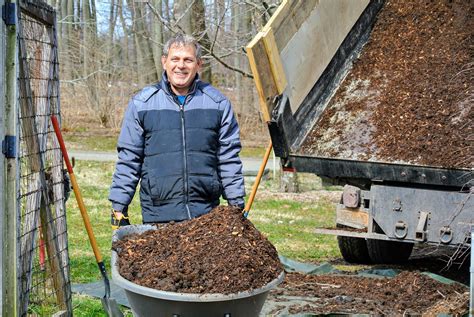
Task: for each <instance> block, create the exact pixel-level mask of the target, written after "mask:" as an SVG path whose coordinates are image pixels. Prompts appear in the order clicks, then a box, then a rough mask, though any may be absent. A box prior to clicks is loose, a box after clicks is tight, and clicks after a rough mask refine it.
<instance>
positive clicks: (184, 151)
mask: <svg viewBox="0 0 474 317" xmlns="http://www.w3.org/2000/svg"><path fill="white" fill-rule="evenodd" d="M184 103H186V100H184ZM184 103H183V105H179V110H180V113H181V137H182V140H183V163H184V172H183V174H184V175H183V181H184V206H186V211H187V213H188V218H189V219H191V212H190V211H189V206H188V199H189V197H188V196H189V192H188V161H187V158H186V131H185V130H184Z"/></svg>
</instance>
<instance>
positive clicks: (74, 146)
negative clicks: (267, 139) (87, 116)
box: [64, 133, 265, 157]
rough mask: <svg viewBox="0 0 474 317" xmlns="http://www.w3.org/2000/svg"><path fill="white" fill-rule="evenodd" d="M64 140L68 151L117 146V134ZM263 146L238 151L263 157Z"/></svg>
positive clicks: (69, 135)
mask: <svg viewBox="0 0 474 317" xmlns="http://www.w3.org/2000/svg"><path fill="white" fill-rule="evenodd" d="M64 140H65V142H66V144H67V146H68V150H69V151H87V152H91V151H100V152H115V151H116V147H117V136H115V135H113V136H111V135H94V136H89V135H80V134H77V133H64ZM264 154H265V148H264V147H258V146H257V147H249V146H245V147H243V148H242V151H241V152H240V156H241V157H263V155H264Z"/></svg>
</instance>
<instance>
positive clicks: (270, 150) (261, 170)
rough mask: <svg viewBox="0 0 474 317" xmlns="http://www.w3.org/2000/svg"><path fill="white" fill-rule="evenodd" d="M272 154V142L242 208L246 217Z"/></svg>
mask: <svg viewBox="0 0 474 317" xmlns="http://www.w3.org/2000/svg"><path fill="white" fill-rule="evenodd" d="M271 152H272V141H270V143H269V144H268V147H267V150H266V152H265V155H264V156H263V161H262V164H261V165H260V169H259V170H258V173H257V178H256V179H255V183H253V186H252V191H251V192H250V196H249V200H248V201H247V204H246V205H245V208H244V215H245V217H247V215H248V213H249V211H250V208H252V204H253V201H254V199H255V195H256V194H257V189H258V185H260V180H261V179H262V176H263V172H264V171H265V166H267V162H268V158H269V157H270V153H271Z"/></svg>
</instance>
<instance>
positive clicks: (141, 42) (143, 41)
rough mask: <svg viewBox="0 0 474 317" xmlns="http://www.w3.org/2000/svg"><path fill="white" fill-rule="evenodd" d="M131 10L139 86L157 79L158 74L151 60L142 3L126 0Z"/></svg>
mask: <svg viewBox="0 0 474 317" xmlns="http://www.w3.org/2000/svg"><path fill="white" fill-rule="evenodd" d="M127 2H128V5H129V8H131V9H132V10H131V11H132V24H133V35H134V39H135V41H134V43H135V51H136V54H137V68H138V82H139V84H140V86H144V85H146V84H150V83H153V82H156V81H158V75H157V72H156V68H155V62H154V60H153V51H152V48H151V43H150V35H149V34H148V31H147V29H146V26H145V8H144V5H145V4H144V3H142V2H134V1H132V0H127Z"/></svg>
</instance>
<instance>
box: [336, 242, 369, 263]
mask: <svg viewBox="0 0 474 317" xmlns="http://www.w3.org/2000/svg"><path fill="white" fill-rule="evenodd" d="M337 243H338V244H339V250H340V251H341V254H342V257H343V258H344V260H346V261H347V262H349V263H359V264H368V263H370V262H371V261H370V256H369V251H368V249H367V242H366V240H365V239H363V238H354V237H343V236H338V237H337Z"/></svg>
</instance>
